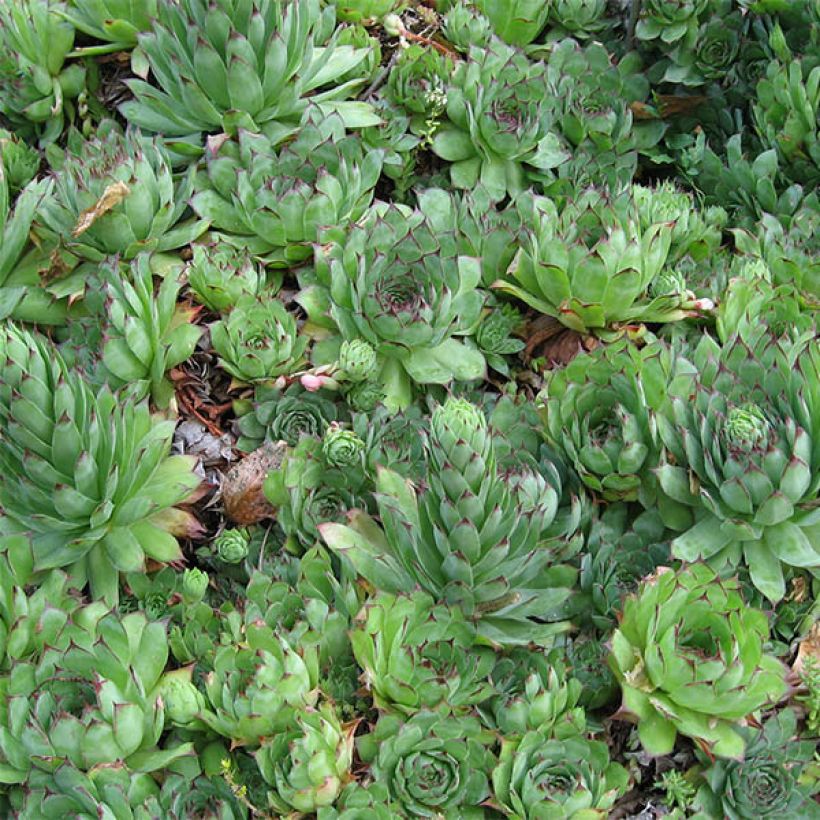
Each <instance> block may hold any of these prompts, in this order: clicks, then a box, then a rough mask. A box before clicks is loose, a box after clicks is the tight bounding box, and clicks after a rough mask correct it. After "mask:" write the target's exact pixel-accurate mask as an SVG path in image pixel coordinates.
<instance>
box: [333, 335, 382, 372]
mask: <svg viewBox="0 0 820 820" xmlns="http://www.w3.org/2000/svg"><path fill="white" fill-rule="evenodd" d="M339 369H340V370H341V371H342V372H343V373H344V375H345V377H346V378H347V379H348V380H349V381H352V382H365V381H369V380H371V379H373V378H375V376H376V375H377V372H378V371H377V359H376V351H375V350H374V349H373V346H372V345H371V344H369V343H368V342H365V341H364V340H362V339H352V340H350V341H344V342H342V346H341V347H340V348H339Z"/></svg>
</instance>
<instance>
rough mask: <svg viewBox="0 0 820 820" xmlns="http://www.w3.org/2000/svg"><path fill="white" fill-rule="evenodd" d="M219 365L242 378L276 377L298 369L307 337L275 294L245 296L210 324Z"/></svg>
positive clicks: (260, 379) (268, 379)
mask: <svg viewBox="0 0 820 820" xmlns="http://www.w3.org/2000/svg"><path fill="white" fill-rule="evenodd" d="M211 343H212V344H213V346H214V350H216V352H217V354H218V355H219V363H220V365H221V366H222V367H223V368H225V370H227V371H228V373H230V374H231V376H233V377H234V379H236V380H237V381H239V382H264V381H273V380H274V379H276V377H277V376H281V375H287V374H288V373H292V372H293V371H294V370H297V369H298V368H299V366H300V365H301V364H302V362H303V358H302V357H303V353H304V351H305V347H307V338H306V337H304V336H300V335H299V333H298V332H297V330H296V319H295V318H294V317H293V314H291V313H289V312H288V310H287V308H285V306H284V305H283V304H282V303H281V302H280V301H279V300H278V299H276V298H275V297H274V296H271V295H269V294H263V295H261V296H258V297H251V296H245V297H242V298H241V299H240V300H239V302H238V303H237V305H236V307H235V308H234V309H233V310H232V311H231V312H230V314H228V316H227V318H225V319H222V320H220V321H219V322H215V323H214V324H213V325H211Z"/></svg>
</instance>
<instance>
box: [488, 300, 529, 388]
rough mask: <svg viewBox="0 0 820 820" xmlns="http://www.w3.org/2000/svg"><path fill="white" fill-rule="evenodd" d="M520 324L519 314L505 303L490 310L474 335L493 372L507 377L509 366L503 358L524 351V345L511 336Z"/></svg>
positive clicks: (521, 320)
mask: <svg viewBox="0 0 820 820" xmlns="http://www.w3.org/2000/svg"><path fill="white" fill-rule="evenodd" d="M522 323H523V317H522V316H521V314H520V313H519V312H518V311H517V310H516V309H515V308H514V307H513V306H512V305H509V304H506V303H502V304H500V305H497V306H496V307H492V308H490V312H489V313H488V314H487V315H486V316H485V317H484V319H483V320H482V321H481V324H480V325H479V326H478V329H477V330H476V333H475V341H476V344H477V345H478V349H479V350H480V351H481V352H482V353H483V354H484V357H485V358H486V359H487V364H488V365H489V366H490V367H492V368H493V370H497V371H498V372H499V373H503V374H504V375H509V372H510V370H509V365H508V364H507V361H506V359H505V358H504V357H505V356H510V355H512V354H513V353H519V352H520V351H522V350H523V349H524V347H525V344H526V343H525V342H524V341H522V340H521V339H515V338H513V336H512V334H513V333H514V332H515V331H516V330H519V329H520V328H521V325H522Z"/></svg>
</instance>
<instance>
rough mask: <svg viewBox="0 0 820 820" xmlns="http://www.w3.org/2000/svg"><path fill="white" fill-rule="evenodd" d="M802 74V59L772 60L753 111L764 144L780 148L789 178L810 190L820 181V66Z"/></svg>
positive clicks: (776, 148) (758, 92)
mask: <svg viewBox="0 0 820 820" xmlns="http://www.w3.org/2000/svg"><path fill="white" fill-rule="evenodd" d="M807 68H808V66H807ZM803 75H804V71H803V67H802V65H801V63H800V61H799V60H794V61H792V62H791V63H789V65H788V66H784V65H782V64H781V63H779V62H778V61H772V62H770V63H769V65H768V68H767V70H766V76H765V77H764V78H762V79H761V80H760V82H759V83H758V84H757V100H756V102H755V104H754V106H753V108H752V113H753V116H754V122H755V127H756V129H757V133H758V135H759V136H760V140H761V142H762V143H763V146H764V147H767V148H773V149H775V150H776V151H777V153H778V156H779V157H780V159H781V161H782V163H781V165H782V172H783V174H784V175H785V176H786V178H787V179H788V180H789V181H790V182H794V183H799V184H801V185H805V186H806V188H807V189H809V190H811V189H816V188H817V185H818V184H820V128H819V127H818V124H817V119H818V115H820V65H818V66H815V67H814V68H812V69H811V71H807V76H805V77H804V76H803Z"/></svg>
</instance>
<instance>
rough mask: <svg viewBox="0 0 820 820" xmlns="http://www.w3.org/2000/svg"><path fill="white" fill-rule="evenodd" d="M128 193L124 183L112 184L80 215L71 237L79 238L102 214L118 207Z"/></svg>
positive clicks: (129, 190)
mask: <svg viewBox="0 0 820 820" xmlns="http://www.w3.org/2000/svg"><path fill="white" fill-rule="evenodd" d="M130 193H131V189H130V188H129V187H128V186H127V185H126V184H125V183H124V182H112V183H111V185H109V186H108V187H107V188H106V189H105V190H104V191H103V195H102V196H101V197H100V198H99V199H98V200H97V202H96V203H95V204H94V205H92V206H91V207H90V208H86V209H85V210H84V211H83V212H82V213H81V214H80V218H79V219H78V220H77V225H76V226H75V227H74V230H73V231H72V232H71V235H72V236H80V234H83V233H85V232H86V231H87V230H88V229H89V228H90V227H91V226H92V225H93V224H94V223H95V222H96V221H97V220H98V219H99V218H100V217H101V216H102V215H103V214H106V213H108V211H110V210H111V209H112V208H115V207H116V206H117V205H119V204H120V202H122V201H123V200H124V199H125V198H126V197H127V196H128V194H130Z"/></svg>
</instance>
